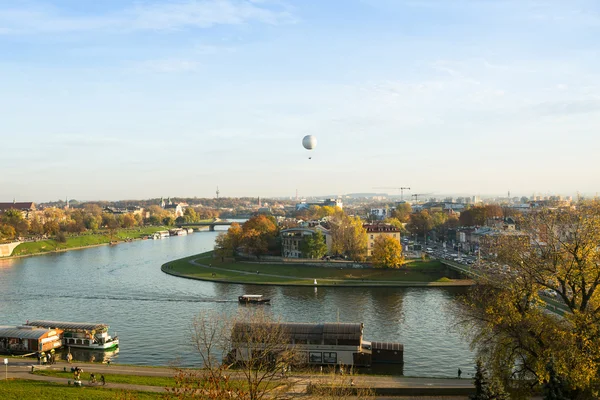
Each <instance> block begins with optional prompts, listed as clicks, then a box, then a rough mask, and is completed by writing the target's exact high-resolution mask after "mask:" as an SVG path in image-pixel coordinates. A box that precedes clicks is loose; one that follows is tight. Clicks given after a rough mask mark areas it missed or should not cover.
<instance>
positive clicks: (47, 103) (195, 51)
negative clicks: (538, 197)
mask: <svg viewBox="0 0 600 400" xmlns="http://www.w3.org/2000/svg"><path fill="white" fill-rule="evenodd" d="M599 37H600V2H598V1H596V0H569V1H564V0H161V1H157V0H136V1H129V0H103V1H96V0H52V1H48V0H45V1H35V0H0V201H11V200H12V199H13V198H15V199H16V200H17V201H38V202H40V201H48V200H55V199H59V198H61V199H64V198H65V197H68V198H71V199H77V200H117V199H142V198H155V197H161V196H164V197H167V196H172V197H173V196H177V197H180V196H181V197H183V196H185V197H194V196H197V197H214V196H215V191H216V188H217V186H218V187H219V190H220V195H221V196H224V197H237V196H261V197H270V196H295V195H296V191H298V193H299V195H300V196H312V195H329V194H331V195H342V194H346V193H356V192H385V191H387V192H389V193H390V194H392V193H393V194H397V191H394V190H393V189H390V190H380V189H374V188H377V187H400V186H406V187H411V188H412V193H426V192H427V193H432V192H433V193H467V194H473V195H475V194H479V195H491V194H504V193H506V192H507V191H508V190H510V191H511V193H512V194H513V195H527V196H530V195H532V194H534V193H540V194H547V193H556V194H565V195H568V194H575V193H577V192H581V193H596V192H597V191H599V190H600V162H599V161H598V158H599V155H598V151H599V150H600V131H599V128H600V62H599V61H600V42H599V41H598V38H599ZM305 135H314V136H315V137H316V138H317V140H318V145H317V148H316V149H314V150H313V151H308V150H306V149H304V148H303V147H302V138H303V137H304V136H305ZM309 157H312V158H311V159H309Z"/></svg>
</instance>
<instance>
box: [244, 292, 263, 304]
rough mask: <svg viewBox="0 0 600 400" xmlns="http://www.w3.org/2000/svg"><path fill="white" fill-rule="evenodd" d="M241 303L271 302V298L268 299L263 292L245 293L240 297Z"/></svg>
mask: <svg viewBox="0 0 600 400" xmlns="http://www.w3.org/2000/svg"><path fill="white" fill-rule="evenodd" d="M238 301H239V302H240V303H241V304H271V299H266V298H264V297H263V295H262V294H244V295H241V296H239V297H238Z"/></svg>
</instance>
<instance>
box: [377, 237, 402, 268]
mask: <svg viewBox="0 0 600 400" xmlns="http://www.w3.org/2000/svg"><path fill="white" fill-rule="evenodd" d="M372 261H373V265H375V266H376V267H378V268H400V267H401V266H402V264H403V263H404V257H402V245H401V244H400V242H399V241H398V240H396V239H394V238H393V237H390V236H387V235H379V236H378V237H377V238H376V239H375V243H374V245H373V253H372Z"/></svg>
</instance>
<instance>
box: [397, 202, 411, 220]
mask: <svg viewBox="0 0 600 400" xmlns="http://www.w3.org/2000/svg"><path fill="white" fill-rule="evenodd" d="M411 214H412V207H411V206H410V204H408V203H400V204H398V205H397V206H396V209H395V210H394V211H393V213H392V217H394V218H396V219H397V220H399V221H400V222H402V223H408V221H410V215H411Z"/></svg>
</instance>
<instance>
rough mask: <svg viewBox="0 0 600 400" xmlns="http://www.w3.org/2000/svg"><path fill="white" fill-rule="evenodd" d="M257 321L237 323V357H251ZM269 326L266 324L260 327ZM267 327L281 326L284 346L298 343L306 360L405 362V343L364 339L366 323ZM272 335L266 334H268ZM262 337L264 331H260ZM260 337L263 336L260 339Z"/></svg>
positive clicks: (324, 362)
mask: <svg viewBox="0 0 600 400" xmlns="http://www.w3.org/2000/svg"><path fill="white" fill-rule="evenodd" d="M254 325H256V324H253V323H237V324H235V325H234V327H233V331H232V342H233V351H232V353H230V356H231V357H232V358H233V359H234V360H236V361H244V360H246V359H247V358H248V349H249V348H250V347H252V346H254V345H256V343H252V344H250V343H249V341H250V340H249V339H248V338H249V337H251V336H252V333H251V332H252V330H253V329H255V327H254ZM256 329H257V330H261V329H263V330H264V329H265V327H264V326H262V327H256ZM266 329H274V330H281V331H282V332H284V334H283V335H282V337H285V338H287V339H286V340H287V343H282V347H288V348H289V347H294V348H295V349H296V350H297V351H298V352H299V353H300V355H301V356H302V359H303V360H304V362H306V363H308V364H312V365H347V366H362V367H368V366H371V365H373V364H402V363H404V346H403V345H402V344H400V343H391V342H368V341H365V340H364V339H363V324H362V323H323V324H310V323H276V324H270V327H269V326H267V328H266ZM268 336H269V335H264V337H268ZM259 337H260V335H259ZM258 340H260V339H258Z"/></svg>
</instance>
